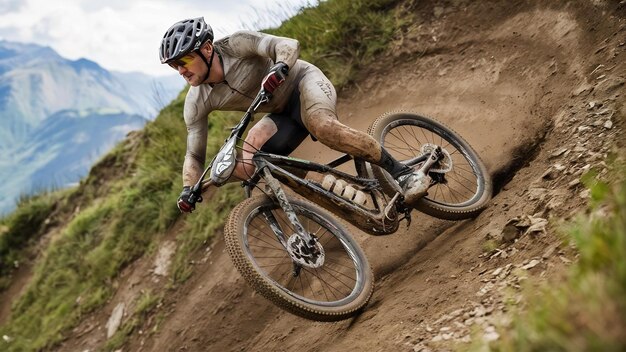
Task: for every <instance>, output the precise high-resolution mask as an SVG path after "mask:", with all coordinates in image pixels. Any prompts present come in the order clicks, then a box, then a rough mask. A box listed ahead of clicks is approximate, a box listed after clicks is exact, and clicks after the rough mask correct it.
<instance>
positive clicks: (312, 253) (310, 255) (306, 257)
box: [287, 234, 324, 269]
mask: <svg viewBox="0 0 626 352" xmlns="http://www.w3.org/2000/svg"><path fill="white" fill-rule="evenodd" d="M287 252H289V255H290V256H291V259H293V261H294V262H296V263H298V264H300V265H302V266H306V267H307V268H314V269H315V268H319V267H321V266H322V265H324V248H323V247H322V245H321V244H320V243H319V242H317V240H315V245H314V246H310V245H308V244H307V243H306V241H305V240H304V239H303V238H302V236H300V235H298V234H293V235H291V236H290V237H289V239H288V240H287Z"/></svg>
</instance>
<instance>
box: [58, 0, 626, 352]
mask: <svg viewBox="0 0 626 352" xmlns="http://www.w3.org/2000/svg"><path fill="white" fill-rule="evenodd" d="M412 3H413V2H407V4H406V6H405V7H406V11H411V12H412V13H414V14H415V18H416V22H415V23H414V25H413V26H411V27H410V28H408V29H407V30H406V32H405V33H403V35H402V41H401V43H400V44H399V45H398V47H397V48H396V50H394V51H393V52H392V53H389V55H387V56H384V57H382V58H381V59H380V61H379V62H377V64H376V65H373V67H370V68H368V69H366V70H365V71H364V72H363V77H364V78H363V79H362V80H360V81H359V82H358V86H357V87H355V88H354V89H352V90H350V91H348V92H343V93H342V94H341V95H342V98H341V100H340V104H339V112H340V116H341V119H342V120H343V121H344V122H345V123H347V124H349V125H351V126H353V127H356V128H359V129H362V130H365V129H366V128H367V126H368V125H369V124H370V123H371V121H373V120H374V119H375V118H376V117H377V116H378V115H380V114H382V113H384V112H387V111H391V110H400V109H404V110H411V111H415V112H419V113H422V114H424V115H427V116H432V117H435V118H437V119H439V120H441V121H443V122H444V123H446V124H447V125H449V126H451V127H453V129H455V130H456V131H457V132H459V133H460V134H461V135H463V136H464V137H465V139H466V140H467V141H469V143H470V144H472V145H473V146H474V147H475V148H476V149H477V151H478V152H479V154H480V155H481V156H482V158H483V160H484V161H485V163H486V164H487V166H488V168H489V170H490V172H492V173H493V175H494V177H495V180H496V186H497V191H498V192H499V193H498V194H497V195H496V197H495V198H494V200H493V202H492V204H491V205H490V207H489V208H488V209H487V210H486V211H485V212H483V213H482V214H481V215H480V216H479V217H478V218H476V219H473V220H468V221H463V222H447V221H441V220H437V219H433V218H430V217H428V216H426V215H422V214H417V213H416V214H414V217H413V223H412V225H411V226H410V227H409V228H408V229H406V227H405V225H404V224H403V225H401V230H400V231H399V232H398V233H396V234H393V235H390V236H386V237H372V236H367V235H365V234H362V233H360V232H358V231H356V230H355V236H356V237H357V238H358V240H359V241H360V243H361V244H362V246H363V248H364V249H365V251H366V253H367V255H368V258H369V259H370V261H371V264H372V266H373V267H374V271H375V273H376V276H377V287H376V290H375V293H374V295H373V297H372V300H371V302H370V304H369V305H368V306H367V309H366V310H365V311H364V312H363V313H362V314H361V315H360V316H358V317H356V318H354V319H351V320H347V321H343V322H339V323H317V322H311V321H307V320H303V319H301V318H298V317H295V316H292V315H290V314H288V313H285V312H283V311H281V310H279V309H278V308H275V307H274V306H272V305H271V304H270V303H269V302H268V301H266V300H265V299H264V298H262V297H260V296H259V295H257V294H255V293H254V292H253V291H252V290H251V289H250V288H248V286H247V285H246V284H245V283H244V282H243V279H242V278H241V277H240V275H239V274H238V273H237V272H236V270H235V269H234V267H233V265H232V264H231V262H230V259H229V257H228V255H227V253H226V252H225V250H224V243H223V241H222V240H221V237H220V240H218V241H217V243H215V244H214V246H213V247H212V248H210V249H207V251H205V252H203V253H198V254H197V258H194V260H195V261H196V264H197V265H196V269H195V272H194V274H193V276H192V277H191V279H189V281H187V282H186V283H185V284H184V285H183V286H182V287H181V288H179V289H177V290H176V291H175V292H170V293H169V294H168V296H167V297H166V299H165V301H164V304H163V306H161V307H159V308H158V309H157V312H155V313H154V316H153V317H151V318H150V319H148V321H147V323H146V324H145V325H144V326H143V327H141V329H139V330H136V331H135V332H134V333H133V335H132V336H131V339H130V343H129V345H127V346H126V347H125V348H124V349H123V350H124V351H295V350H298V351H391V350H393V351H396V350H398V351H399V350H406V351H412V350H415V351H426V350H429V349H434V350H439V349H445V346H446V345H445V343H446V342H447V341H448V342H449V341H456V342H459V341H462V342H468V341H469V339H471V337H470V335H469V332H470V330H471V329H478V330H479V331H482V330H484V333H485V336H486V338H490V337H493V336H494V335H493V333H492V332H493V328H492V324H493V323H494V322H496V321H497V320H502V319H506V306H505V305H504V303H502V302H503V295H504V293H503V290H504V289H505V288H507V289H512V290H513V291H514V294H515V295H516V296H515V297H518V298H519V299H520V300H521V299H522V298H521V296H518V294H519V290H518V288H519V287H520V283H521V282H523V281H524V280H525V279H526V277H527V276H536V277H546V278H552V279H554V278H556V277H558V276H559V275H560V273H562V272H563V269H564V268H565V267H566V266H567V265H568V263H569V262H571V260H572V256H571V255H570V252H569V251H568V249H567V248H561V247H559V241H558V238H557V236H555V234H554V230H553V229H552V226H548V227H547V230H545V231H541V230H540V231H538V232H536V233H535V232H530V233H526V234H523V232H524V230H525V229H527V228H528V226H526V227H524V225H523V224H522V225H519V227H518V229H520V230H519V233H516V234H515V235H516V237H517V239H516V240H515V241H514V242H513V243H504V244H502V245H500V246H499V247H498V248H497V249H496V248H488V249H486V247H488V246H489V243H492V242H490V241H493V242H494V243H499V242H498V241H499V240H501V237H502V233H503V231H504V230H506V229H507V228H509V229H510V228H511V225H510V221H509V220H511V219H513V218H515V217H519V218H520V219H521V220H520V221H522V220H524V219H526V220H528V219H531V220H532V219H544V218H545V219H550V221H552V222H553V223H554V224H557V223H558V221H559V220H558V219H561V218H567V217H568V216H571V214H572V212H574V211H576V210H578V209H580V207H581V206H582V205H583V204H584V203H585V199H586V198H585V194H584V191H583V189H582V188H581V186H580V185H579V184H578V183H576V179H578V177H579V176H580V173H581V172H582V171H580V170H585V169H588V168H589V167H591V166H596V165H600V166H602V160H603V158H604V157H605V156H606V153H607V152H608V151H609V148H608V146H610V145H611V143H614V141H616V140H617V141H619V140H620V138H623V134H621V135H620V134H618V131H620V129H621V128H623V121H620V120H619V118H618V117H619V116H622V117H623V116H625V115H626V111H625V110H624V106H623V103H622V101H623V99H624V72H626V65H625V64H624V61H626V56H625V55H626V54H625V53H624V50H625V46H624V40H625V39H626V30H625V26H626V21H625V20H624V18H625V17H626V16H625V13H626V8H625V7H626V6H624V5H623V4H621V3H619V2H618V1H599V0H596V1H573V2H568V3H558V4H557V3H553V2H550V4H544V2H542V1H512V2H496V1H493V2H469V1H462V0H457V1H447V2H443V1H438V2H434V3H436V6H435V5H433V4H424V3H423V2H419V4H418V5H410V4H412ZM622 3H623V2H622ZM599 65H602V66H599ZM598 67H599V68H598ZM602 75H603V76H602ZM601 76H602V77H601ZM598 77H600V78H598ZM599 106H601V107H604V108H606V109H610V111H609V112H610V113H611V116H608V113H606V112H604V113H603V112H602V110H597V109H598V107H599ZM590 116H591V117H590ZM607 116H608V119H607ZM590 118H595V119H597V121H600V123H599V124H596V123H593V124H591V122H589V121H587V120H585V119H590ZM586 121H587V122H586ZM606 121H611V126H610V127H607V126H609V124H608V122H606ZM581 126H584V127H585V128H584V129H581V128H580V127H581ZM620 133H621V132H620ZM312 143H313V142H312V141H310V140H307V141H306V142H305V144H304V145H303V146H302V147H301V148H299V149H298V150H297V151H296V153H295V155H296V156H299V157H306V158H310V159H312V160H331V158H332V157H333V156H335V155H336V154H335V153H334V152H332V151H329V150H328V149H326V148H323V147H322V146H321V145H319V144H316V145H315V146H313V145H312ZM620 143H621V142H620ZM622 147H623V146H622ZM562 148H566V149H567V150H566V151H562V152H560V154H559V150H560V149H562ZM576 148H582V149H576ZM577 153H578V154H580V155H579V158H578V159H576V158H574V156H575V155H576V154H577ZM592 154H593V155H592ZM555 155H556V156H555ZM598 155H599V156H598ZM586 164H589V165H590V166H589V167H587V165H586ZM581 192H582V193H581ZM527 216H531V217H530V218H528V217H527ZM531 220H529V221H531ZM544 225H545V224H544ZM175 236H176V234H175V233H173V234H171V235H170V236H168V239H167V240H168V241H175ZM152 260H153V258H144V259H142V261H143V262H140V263H138V264H136V265H133V268H130V269H128V270H129V271H133V270H136V273H135V274H133V273H130V274H128V277H129V278H135V279H133V280H135V281H136V284H135V285H131V284H129V283H128V282H130V281H131V279H126V281H125V282H126V284H122V285H120V289H119V291H120V292H118V294H117V295H116V297H114V299H112V301H111V303H110V304H109V305H108V306H107V307H106V309H104V310H103V311H102V312H101V313H99V315H97V316H94V317H91V318H90V319H91V320H90V321H91V323H88V322H85V323H83V324H81V326H79V327H78V328H77V329H76V334H75V336H73V337H71V338H70V339H68V341H67V342H66V343H65V344H64V345H63V346H61V348H60V350H86V349H89V350H93V349H95V348H97V347H98V346H102V344H103V343H104V339H105V337H104V332H103V328H102V326H103V325H104V323H106V319H108V314H110V312H111V310H112V309H113V307H115V305H116V304H117V303H119V301H121V300H123V299H124V297H125V296H128V295H129V293H128V292H137V291H138V290H139V288H141V287H146V286H150V285H151V286H154V285H155V283H154V282H153V281H152V279H151V276H150V275H149V274H148V273H147V272H149V270H150V269H149V268H150V266H151V265H152V264H151V263H152ZM515 269H519V270H517V271H516V270H515ZM519 271H521V272H523V273H524V274H519V273H518V272H519ZM142 282H143V283H142ZM133 287H134V288H133ZM124 290H126V291H125V292H126V293H123V292H122V291H124ZM516 290H517V291H516ZM159 315H160V316H162V317H164V318H156V317H157V316H159ZM90 324H91V325H90ZM89 326H91V328H88V327H89ZM96 326H99V327H97V328H95V327H96ZM155 327H156V329H155ZM481 329H482V330H481ZM155 331H156V332H155Z"/></svg>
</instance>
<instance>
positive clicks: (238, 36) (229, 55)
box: [183, 31, 337, 184]
mask: <svg viewBox="0 0 626 352" xmlns="http://www.w3.org/2000/svg"><path fill="white" fill-rule="evenodd" d="M214 46H215V50H216V53H218V57H216V59H218V58H219V60H220V61H221V63H222V67H223V70H224V81H223V82H221V83H218V84H214V85H209V84H200V85H199V86H197V87H191V88H190V89H189V91H188V93H187V97H186V99H185V108H184V117H185V123H186V124H187V131H188V135H187V155H186V157H185V164H184V165H183V179H184V181H186V182H185V184H188V183H189V182H191V183H193V182H195V181H196V180H194V178H195V175H198V174H199V172H201V170H200V169H201V168H202V167H203V164H204V161H205V154H206V142H207V132H208V124H207V117H208V115H209V113H211V111H214V110H224V111H246V110H247V109H248V107H249V106H250V104H251V103H252V100H253V99H254V97H255V96H256V94H257V93H258V92H259V90H260V88H261V81H262V80H263V78H264V77H265V75H266V74H267V72H268V70H269V69H270V67H271V66H272V65H273V64H274V62H278V61H282V62H284V63H286V64H287V65H288V66H289V74H288V75H287V77H286V79H285V82H284V83H283V84H282V85H281V86H280V87H278V88H277V89H276V90H275V91H274V93H273V98H272V100H271V101H270V102H269V103H268V104H264V105H262V106H261V107H260V109H259V112H268V113H278V112H281V111H283V109H284V108H285V106H286V104H287V102H288V101H289V98H290V96H291V95H292V92H294V91H295V90H297V89H299V91H300V92H301V103H302V107H301V109H302V113H307V112H308V111H311V110H313V109H318V108H322V109H328V110H331V111H332V112H333V113H334V112H335V104H336V99H337V97H336V92H335V89H334V87H333V86H332V84H331V83H330V81H329V80H328V79H327V78H326V77H325V76H324V74H323V73H322V72H321V71H320V70H319V69H318V68H317V67H315V66H314V65H312V64H310V63H308V62H306V61H303V60H299V59H298V55H299V44H298V42H297V41H296V40H294V39H289V38H283V37H276V36H272V35H268V34H263V33H258V32H252V31H240V32H236V33H234V34H232V35H230V36H228V37H225V38H223V39H220V40H218V41H216V42H215V45H214Z"/></svg>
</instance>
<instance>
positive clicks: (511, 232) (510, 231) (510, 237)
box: [502, 223, 522, 243]
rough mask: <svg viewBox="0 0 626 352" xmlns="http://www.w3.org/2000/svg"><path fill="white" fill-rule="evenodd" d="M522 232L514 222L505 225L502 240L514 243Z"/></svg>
mask: <svg viewBox="0 0 626 352" xmlns="http://www.w3.org/2000/svg"><path fill="white" fill-rule="evenodd" d="M521 234H522V233H521V232H520V231H519V229H518V228H517V227H515V225H514V224H512V223H510V224H507V225H505V226H504V229H502V242H507V243H512V242H513V241H515V240H516V239H517V238H519V237H520V235H521Z"/></svg>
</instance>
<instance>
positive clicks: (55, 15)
mask: <svg viewBox="0 0 626 352" xmlns="http://www.w3.org/2000/svg"><path fill="white" fill-rule="evenodd" d="M316 3H317V1H314V0H282V1H280V0H102V1H100V0H63V1H51V0H0V39H4V40H8V41H16V42H27V43H36V44H40V45H47V46H50V47H52V48H53V49H54V50H56V51H57V52H58V53H59V54H60V55H61V56H63V57H66V58H68V59H72V60H75V59H78V58H82V57H84V58H87V59H89V60H93V61H95V62H97V63H98V64H100V65H101V66H103V67H104V68H106V69H109V70H116V71H141V72H144V73H148V74H152V75H165V74H172V73H173V70H172V69H170V68H168V67H167V66H166V65H161V64H160V62H159V56H158V47H159V44H160V41H161V38H162V37H163V34H164V33H165V31H166V30H167V29H168V28H169V27H170V26H171V25H172V24H174V23H175V22H177V21H179V20H181V19H185V18H191V17H199V16H204V18H205V20H206V21H207V22H208V23H209V24H210V25H211V26H212V27H213V30H214V32H215V36H216V39H217V38H221V37H223V36H225V35H227V34H229V33H230V32H233V31H235V30H238V29H242V28H246V29H251V28H259V27H261V28H267V27H268V26H270V25H272V24H274V25H275V24H276V23H279V22H276V21H274V23H271V22H272V18H280V17H282V18H281V19H284V18H286V17H288V15H293V14H295V13H296V12H297V9H299V8H301V7H302V6H306V5H308V4H316Z"/></svg>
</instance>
